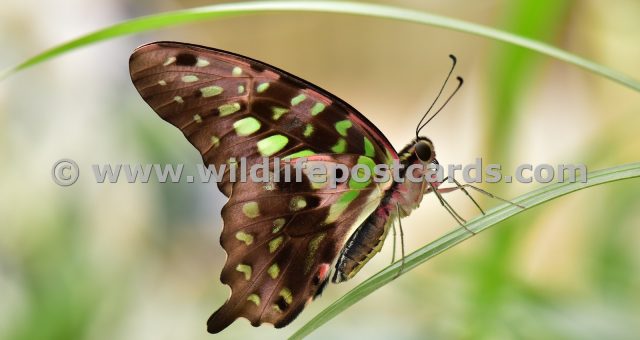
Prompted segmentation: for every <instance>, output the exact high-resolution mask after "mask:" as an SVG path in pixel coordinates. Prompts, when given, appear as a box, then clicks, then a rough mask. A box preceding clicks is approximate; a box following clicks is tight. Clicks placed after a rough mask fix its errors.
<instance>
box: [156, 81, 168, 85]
mask: <svg viewBox="0 0 640 340" xmlns="http://www.w3.org/2000/svg"><path fill="white" fill-rule="evenodd" d="M158 85H160V86H167V82H166V81H164V80H158Z"/></svg>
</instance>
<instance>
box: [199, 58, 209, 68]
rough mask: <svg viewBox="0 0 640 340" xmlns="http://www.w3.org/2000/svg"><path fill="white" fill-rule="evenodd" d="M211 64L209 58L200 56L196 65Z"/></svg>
mask: <svg viewBox="0 0 640 340" xmlns="http://www.w3.org/2000/svg"><path fill="white" fill-rule="evenodd" d="M205 66H209V61H208V60H207V59H202V58H198V61H197V62H196V67H205Z"/></svg>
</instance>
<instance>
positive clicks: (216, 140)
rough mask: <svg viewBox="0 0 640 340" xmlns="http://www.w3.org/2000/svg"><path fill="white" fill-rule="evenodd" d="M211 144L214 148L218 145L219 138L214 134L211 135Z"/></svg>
mask: <svg viewBox="0 0 640 340" xmlns="http://www.w3.org/2000/svg"><path fill="white" fill-rule="evenodd" d="M211 146H212V147H214V148H217V147H218V146H220V138H218V137H216V136H211Z"/></svg>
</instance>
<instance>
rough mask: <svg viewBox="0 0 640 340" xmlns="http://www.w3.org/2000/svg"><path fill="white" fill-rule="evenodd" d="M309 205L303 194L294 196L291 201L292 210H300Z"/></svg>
mask: <svg viewBox="0 0 640 340" xmlns="http://www.w3.org/2000/svg"><path fill="white" fill-rule="evenodd" d="M306 206H307V200H305V199H304V197H302V196H294V197H293V198H292V199H291V202H289V208H290V209H291V211H298V210H300V209H303V208H304V207H306Z"/></svg>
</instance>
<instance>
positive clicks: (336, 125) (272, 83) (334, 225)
mask: <svg viewBox="0 0 640 340" xmlns="http://www.w3.org/2000/svg"><path fill="white" fill-rule="evenodd" d="M452 59H453V65H454V66H455V58H454V57H453V56H452ZM129 69H130V74H131V79H132V81H133V84H134V86H135V88H136V89H137V90H138V92H139V93H140V95H141V96H142V98H143V99H144V100H145V101H146V102H147V103H148V104H149V106H151V108H152V109H153V110H154V111H155V112H156V113H157V114H158V115H159V116H160V117H161V118H162V119H164V120H165V121H167V122H169V123H170V124H172V125H174V126H175V127H177V128H178V129H180V131H182V133H183V134H184V135H185V137H186V138H187V139H188V141H189V142H190V143H191V144H192V145H193V146H195V148H196V149H197V150H198V151H199V152H200V154H201V155H202V159H203V162H204V164H205V165H214V166H222V165H224V164H226V165H230V164H231V163H233V162H236V160H238V159H241V158H243V159H245V160H246V162H247V165H248V166H251V165H253V164H256V163H258V162H260V161H261V160H262V159H263V158H264V157H268V158H270V159H271V161H270V163H269V168H270V169H273V168H274V167H275V166H276V165H278V164H276V163H277V162H283V159H286V160H288V161H289V162H292V163H295V162H296V161H298V160H301V159H305V161H306V162H308V163H309V162H310V163H314V164H319V165H324V166H328V167H331V166H333V167H334V168H338V167H339V165H343V166H346V167H347V168H348V169H352V168H354V167H356V166H361V167H369V168H370V169H371V168H372V166H373V165H376V164H388V165H392V164H393V163H394V162H395V163H398V164H402V165H403V166H405V167H406V166H408V165H412V164H418V165H428V164H437V161H436V158H435V157H436V154H435V150H434V147H433V143H432V142H431V140H429V139H428V138H426V137H423V136H419V131H420V130H421V129H422V128H423V127H424V125H426V123H428V122H429V120H430V119H433V117H434V116H435V114H434V115H432V116H431V118H430V119H428V120H426V122H425V121H424V120H425V118H426V116H427V114H425V116H423V117H422V119H421V121H420V123H418V126H417V128H416V137H415V139H413V140H412V141H411V142H410V143H409V144H408V145H407V146H406V147H404V148H403V149H402V150H400V151H396V150H395V149H394V148H393V146H392V145H391V143H390V142H389V140H388V139H387V138H386V137H385V136H384V134H383V133H382V132H380V130H379V129H378V128H377V127H376V126H375V125H374V124H373V123H371V122H370V121H369V120H368V119H367V118H366V117H365V116H364V115H362V114H361V113H359V112H358V111H357V110H356V109H354V108H353V107H351V106H350V105H349V104H347V103H346V102H345V101H343V100H341V99H340V98H338V97H337V96H335V95H333V94H331V93H329V92H328V91H326V90H323V89H321V88H319V87H318V86H315V85H313V84H311V83H309V82H307V81H305V80H303V79H300V78H298V77H296V76H294V75H292V74H290V73H288V72H285V71H283V70H281V69H279V68H276V67H274V66H271V65H269V64H266V63H264V62H261V61H258V60H254V59H251V58H248V57H245V56H241V55H238V54H234V53H231V52H226V51H223V50H219V49H214V48H209V47H204V46H198V45H193V44H187V43H179V42H154V43H150V44H146V45H143V46H141V47H139V48H137V49H136V50H135V51H134V52H133V54H132V55H131V57H130V60H129ZM452 71H453V66H452V68H451V71H450V72H449V75H448V76H447V80H448V79H449V76H451V72H452ZM458 80H459V84H458V87H457V88H456V91H457V90H458V89H459V88H460V86H461V85H462V79H461V78H459V77H458ZM445 84H446V81H445ZM443 88H444V84H443V87H442V89H443ZM442 89H441V90H440V92H439V94H438V97H439V96H440V94H441V93H442ZM454 93H455V92H454ZM452 96H453V95H451V97H452ZM451 97H449V99H451ZM449 99H448V100H449ZM436 100H437V98H436ZM448 100H447V102H448ZM434 104H435V102H434ZM445 104H446V103H445ZM431 108H433V104H432V105H431ZM431 108H430V109H429V111H430V110H431ZM441 109H442V108H440V110H441ZM440 110H438V111H437V112H436V114H437V113H438V112H439V111H440ZM429 111H427V113H429ZM276 158H278V159H279V160H277V159H276ZM229 169H230V168H227V170H225V172H224V174H223V175H222V176H221V180H220V181H219V182H218V188H219V189H220V191H221V192H222V193H223V194H224V195H225V196H227V197H228V198H229V200H228V202H227V203H226V204H225V206H224V207H223V209H222V218H223V222H224V228H223V230H222V233H221V236H220V243H221V245H222V247H223V248H224V250H225V251H226V253H227V259H226V262H225V265H224V267H223V269H222V273H221V275H220V280H221V281H222V283H224V284H227V285H229V286H230V287H231V296H230V297H229V299H228V300H227V301H226V302H225V303H224V304H223V305H222V306H221V307H220V308H219V309H218V310H217V311H216V312H214V313H213V314H212V315H211V317H210V318H209V320H208V322H207V329H208V331H209V332H210V333H218V332H220V331H222V330H223V329H225V328H226V327H227V326H229V325H230V324H231V323H233V321H234V320H236V319H237V318H239V317H244V318H246V319H248V320H249V321H250V322H251V324H252V325H253V326H258V325H260V324H262V323H265V322H266V323H271V324H273V325H275V327H277V328H280V327H283V326H285V325H287V324H289V323H290V322H291V321H292V320H293V319H295V318H296V317H297V316H298V314H299V313H300V312H301V311H302V310H303V309H304V307H305V306H306V305H307V304H308V303H309V302H310V301H312V300H313V299H314V298H315V297H317V296H318V295H320V293H321V292H322V290H323V289H324V287H325V285H326V284H327V283H328V281H329V280H330V279H331V281H333V282H334V283H337V282H342V281H346V280H348V279H350V278H352V277H353V276H354V275H355V274H356V273H357V272H358V271H359V270H360V269H361V268H362V267H363V266H364V265H365V264H366V263H367V261H369V260H370V259H371V258H372V257H373V256H374V255H375V254H376V253H377V252H379V251H380V249H381V247H382V244H383V242H384V240H385V238H386V236H387V233H388V231H389V229H390V226H391V224H392V222H393V221H394V220H395V219H399V218H402V217H405V216H407V215H408V214H409V213H410V212H411V211H412V210H413V209H415V208H417V207H418V205H419V204H420V202H421V200H422V198H423V195H424V194H426V193H428V192H432V191H435V192H436V193H437V187H438V185H440V184H441V182H438V181H435V182H433V183H432V182H430V181H419V182H410V181H397V180H395V179H388V180H386V181H373V180H368V181H364V182H358V181H353V180H351V179H350V180H348V181H342V182H340V183H335V184H336V185H334V186H329V185H327V183H328V181H324V182H322V181H320V182H318V181H312V179H311V176H310V174H309V173H308V172H306V170H305V172H304V175H303V176H302V177H303V178H302V179H301V180H300V181H299V182H293V181H289V182H287V181H284V180H281V178H279V177H275V176H274V177H272V178H270V179H269V181H268V183H263V182H255V181H246V182H241V181H232V180H231V179H232V178H231V177H232V176H231V170H229ZM305 169H306V168H305ZM389 171H390V170H389ZM400 171H402V169H401V170H400ZM405 171H406V168H405ZM418 171H422V170H418ZM422 174H425V172H424V171H423V172H422ZM418 175H419V174H418ZM337 176H338V175H336V177H337Z"/></svg>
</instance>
